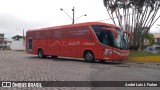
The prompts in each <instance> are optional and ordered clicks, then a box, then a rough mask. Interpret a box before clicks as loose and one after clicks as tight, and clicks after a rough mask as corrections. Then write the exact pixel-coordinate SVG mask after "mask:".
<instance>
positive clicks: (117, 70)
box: [0, 50, 160, 90]
mask: <svg viewBox="0 0 160 90" xmlns="http://www.w3.org/2000/svg"><path fill="white" fill-rule="evenodd" d="M0 81H160V63H131V62H124V63H122V64H115V63H108V62H106V63H103V64H102V63H99V62H96V63H86V62H84V61H83V60H75V59H64V58H58V59H51V58H46V59H41V58H38V57H37V56H36V55H29V54H26V53H25V52H17V51H2V50H0ZM2 89H4V90H10V89H9V88H0V90H2ZM23 89H24V88H23ZM28 89H29V90H37V88H36V89H33V88H27V89H26V90H28ZM39 89H40V90H46V89H47V90H63V89H64V90H68V89H69V90H108V89H112V90H124V89H129V90H135V89H137V88H126V87H121V88H108V89H106V88H78V87H73V88H39ZM139 89H140V90H145V89H151V90H159V89H158V88H146V87H143V88H142V87H141V88H139ZM11 90H12V89H11ZM14 90H17V89H16V88H15V89H14ZM18 90H19V89H18ZM20 90H21V89H20Z"/></svg>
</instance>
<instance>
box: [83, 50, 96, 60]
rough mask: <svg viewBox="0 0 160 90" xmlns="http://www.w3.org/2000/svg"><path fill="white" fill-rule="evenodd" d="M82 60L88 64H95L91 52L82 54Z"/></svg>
mask: <svg viewBox="0 0 160 90" xmlns="http://www.w3.org/2000/svg"><path fill="white" fill-rule="evenodd" d="M84 59H85V61H86V62H90V63H93V62H95V59H94V54H93V52H92V51H85V52H84Z"/></svg>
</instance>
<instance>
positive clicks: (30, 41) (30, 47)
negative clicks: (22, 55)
mask: <svg viewBox="0 0 160 90" xmlns="http://www.w3.org/2000/svg"><path fill="white" fill-rule="evenodd" d="M28 42H29V43H28V45H29V47H28V48H29V49H32V38H29V40H28Z"/></svg>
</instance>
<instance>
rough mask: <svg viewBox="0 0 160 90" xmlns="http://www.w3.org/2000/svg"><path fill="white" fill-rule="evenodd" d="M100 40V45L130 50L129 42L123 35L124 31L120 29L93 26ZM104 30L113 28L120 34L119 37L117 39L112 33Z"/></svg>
mask: <svg viewBox="0 0 160 90" xmlns="http://www.w3.org/2000/svg"><path fill="white" fill-rule="evenodd" d="M92 28H93V30H94V32H95V34H96V36H97V38H98V40H99V42H100V43H102V44H105V45H108V46H111V47H114V48H118V49H121V50H126V49H128V45H127V42H126V40H125V38H124V35H123V30H121V29H120V28H114V27H107V26H99V25H93V26H92ZM103 28H113V29H115V30H116V31H117V32H118V37H117V38H115V37H114V34H113V32H112V31H110V30H107V29H105V30H104V29H103Z"/></svg>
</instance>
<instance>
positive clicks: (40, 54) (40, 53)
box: [38, 49, 45, 58]
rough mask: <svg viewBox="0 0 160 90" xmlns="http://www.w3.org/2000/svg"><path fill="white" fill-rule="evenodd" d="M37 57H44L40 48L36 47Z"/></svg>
mask: <svg viewBox="0 0 160 90" xmlns="http://www.w3.org/2000/svg"><path fill="white" fill-rule="evenodd" d="M38 57H39V58H44V57H45V55H44V53H43V50H42V49H38Z"/></svg>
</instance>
